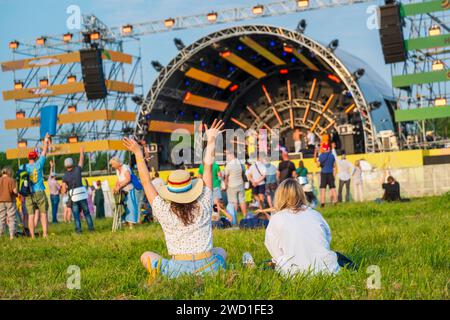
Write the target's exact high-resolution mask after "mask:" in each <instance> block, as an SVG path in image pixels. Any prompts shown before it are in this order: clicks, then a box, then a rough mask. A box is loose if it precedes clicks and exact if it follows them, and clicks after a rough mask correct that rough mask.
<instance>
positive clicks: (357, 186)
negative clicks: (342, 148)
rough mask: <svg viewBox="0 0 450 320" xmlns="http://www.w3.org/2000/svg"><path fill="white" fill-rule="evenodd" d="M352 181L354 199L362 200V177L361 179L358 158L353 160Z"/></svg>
mask: <svg viewBox="0 0 450 320" xmlns="http://www.w3.org/2000/svg"><path fill="white" fill-rule="evenodd" d="M352 183H353V191H354V199H355V201H358V202H362V201H363V179H362V170H361V165H360V163H359V160H356V161H355V165H354V167H353V172H352Z"/></svg>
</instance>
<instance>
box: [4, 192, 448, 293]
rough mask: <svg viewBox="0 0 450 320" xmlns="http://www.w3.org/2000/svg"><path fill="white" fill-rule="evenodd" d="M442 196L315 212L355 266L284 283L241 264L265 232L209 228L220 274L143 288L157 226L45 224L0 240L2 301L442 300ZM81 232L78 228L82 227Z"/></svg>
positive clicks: (160, 243) (159, 238) (259, 247)
mask: <svg viewBox="0 0 450 320" xmlns="http://www.w3.org/2000/svg"><path fill="white" fill-rule="evenodd" d="M449 213H450V194H447V195H444V196H442V197H430V198H422V199H414V200H413V201H412V202H410V203H396V204H374V203H363V204H349V205H339V206H335V207H329V208H327V209H325V210H323V215H324V217H325V218H326V220H327V221H328V223H329V224H330V227H331V230H332V233H333V242H332V248H333V249H334V250H337V251H340V252H342V253H344V254H346V255H348V256H349V257H351V258H352V259H353V260H354V261H355V262H357V263H358V264H360V265H361V268H360V270H359V271H357V272H352V271H347V270H343V271H341V272H340V273H339V274H338V275H337V276H333V277H332V276H317V277H305V276H298V277H296V278H295V279H291V280H287V279H284V278H283V277H281V276H279V275H278V274H277V273H275V272H273V271H268V270H248V269H244V268H242V266H241V265H240V262H241V256H242V253H243V252H244V251H249V252H251V253H252V254H253V255H254V258H255V260H256V261H262V260H265V259H267V258H269V256H268V253H267V251H266V249H265V247H264V230H258V231H241V230H216V231H214V245H215V246H220V247H223V248H225V249H226V250H227V251H228V253H229V257H228V263H229V266H228V268H227V270H226V271H225V272H221V273H220V274H218V275H216V276H207V277H204V278H200V277H192V276H185V277H182V278H179V279H177V280H168V279H163V278H158V279H157V280H156V281H155V282H154V283H153V284H152V285H151V286H150V287H149V288H147V287H146V283H147V273H146V271H145V270H144V269H143V268H142V267H141V265H140V262H139V257H140V255H141V253H142V252H144V251H147V250H152V251H156V252H160V253H162V254H163V255H165V256H167V252H166V248H165V244H164V238H163V233H162V231H161V228H160V226H159V225H156V224H153V225H143V226H138V227H137V228H135V229H134V230H121V231H119V232H116V233H111V231H110V227H111V220H105V221H101V222H99V221H96V229H97V231H96V232H95V233H93V234H89V233H87V232H86V233H84V234H83V235H81V236H79V235H75V234H74V233H73V225H72V224H70V225H58V226H52V225H51V226H50V231H51V233H52V235H51V236H50V237H49V239H47V240H46V239H37V240H35V241H32V240H31V239H17V240H15V241H11V242H10V241H9V240H8V239H7V238H6V237H3V238H2V239H1V240H0V248H1V249H0V298H2V299H448V298H449V292H448V289H449V279H450V245H449V244H450V240H449V226H450V219H449ZM83 227H84V228H86V226H85V224H83ZM70 265H77V266H79V267H80V269H81V289H80V290H69V289H67V287H66V281H67V278H68V276H69V275H68V274H67V268H68V266H70ZM369 265H378V266H379V267H380V270H381V286H382V287H381V289H380V290H373V289H372V290H369V289H368V288H367V286H366V281H367V280H366V279H367V278H368V277H369V274H367V273H366V269H367V267H368V266H369Z"/></svg>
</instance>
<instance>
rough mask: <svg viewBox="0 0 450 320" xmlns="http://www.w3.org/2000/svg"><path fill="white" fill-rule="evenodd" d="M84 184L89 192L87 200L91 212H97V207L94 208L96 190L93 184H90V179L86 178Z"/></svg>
mask: <svg viewBox="0 0 450 320" xmlns="http://www.w3.org/2000/svg"><path fill="white" fill-rule="evenodd" d="M84 185H85V187H86V190H87V193H88V198H87V202H88V208H89V212H90V213H91V214H94V212H95V208H94V190H93V188H92V186H90V185H89V181H88V180H87V179H84Z"/></svg>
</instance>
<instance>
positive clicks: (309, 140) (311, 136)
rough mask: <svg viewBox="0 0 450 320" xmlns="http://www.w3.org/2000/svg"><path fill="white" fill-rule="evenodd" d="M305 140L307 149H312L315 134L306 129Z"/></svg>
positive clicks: (314, 143)
mask: <svg viewBox="0 0 450 320" xmlns="http://www.w3.org/2000/svg"><path fill="white" fill-rule="evenodd" d="M306 141H307V143H308V149H309V150H314V148H315V147H316V135H315V134H314V132H312V131H311V130H308V133H307V134H306Z"/></svg>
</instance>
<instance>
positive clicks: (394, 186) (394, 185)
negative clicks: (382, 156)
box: [381, 171, 401, 202]
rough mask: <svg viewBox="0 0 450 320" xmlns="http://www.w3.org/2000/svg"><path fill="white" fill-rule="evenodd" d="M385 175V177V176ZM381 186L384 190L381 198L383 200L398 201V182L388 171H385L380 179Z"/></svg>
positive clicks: (399, 198)
mask: <svg viewBox="0 0 450 320" xmlns="http://www.w3.org/2000/svg"><path fill="white" fill-rule="evenodd" d="M386 176H387V178H386ZM381 187H382V188H383V190H384V194H383V198H382V199H383V200H384V201H388V202H391V201H400V200H401V197H400V184H399V183H398V182H397V181H395V179H394V177H393V176H392V175H391V173H390V172H389V171H385V172H384V175H383V179H382V184H381Z"/></svg>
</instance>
